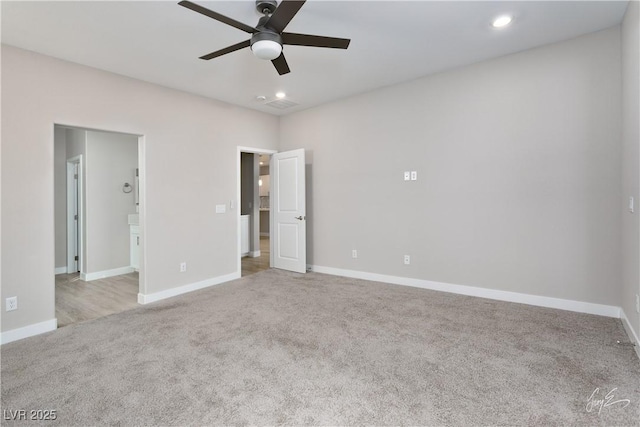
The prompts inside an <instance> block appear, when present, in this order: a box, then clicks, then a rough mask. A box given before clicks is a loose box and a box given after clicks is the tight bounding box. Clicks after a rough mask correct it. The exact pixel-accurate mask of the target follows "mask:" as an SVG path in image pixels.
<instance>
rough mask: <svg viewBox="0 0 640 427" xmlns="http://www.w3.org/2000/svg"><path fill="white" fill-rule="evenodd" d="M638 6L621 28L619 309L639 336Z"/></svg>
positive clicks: (633, 4) (634, 5)
mask: <svg viewBox="0 0 640 427" xmlns="http://www.w3.org/2000/svg"><path fill="white" fill-rule="evenodd" d="M639 9H640V5H639V3H638V2H637V1H632V2H629V6H628V9H627V13H626V15H625V18H624V22H623V25H622V124H623V125H622V150H623V151H622V159H623V163H622V166H623V167H622V194H623V196H624V200H623V203H622V205H623V206H622V211H623V213H622V244H623V249H622V255H623V258H622V260H623V275H622V279H623V282H622V283H623V286H622V309H623V310H624V312H625V314H626V316H627V318H628V319H629V323H630V324H631V326H632V327H633V328H634V329H635V333H636V335H637V336H640V316H639V315H638V313H637V312H636V308H635V298H636V295H638V294H640V249H639V246H640V188H639V187H640V165H639V163H640V135H639V129H640V124H639V123H638V117H639V116H640V107H639V105H640V100H639V94H640V86H639V84H638V80H639V79H640V65H639V59H638V57H639V52H640V43H639V41H638V40H639V39H640V32H639V31H638V22H639V21H640V12H639ZM629 196H633V197H635V200H636V208H635V213H633V214H631V213H629V212H628V211H627V210H626V209H625V207H626V205H627V203H628V197H629Z"/></svg>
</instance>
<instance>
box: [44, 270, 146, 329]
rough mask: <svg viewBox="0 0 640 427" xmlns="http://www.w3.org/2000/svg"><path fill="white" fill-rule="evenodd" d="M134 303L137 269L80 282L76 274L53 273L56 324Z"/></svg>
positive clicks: (136, 293) (93, 315) (119, 308)
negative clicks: (131, 271) (129, 272)
mask: <svg viewBox="0 0 640 427" xmlns="http://www.w3.org/2000/svg"><path fill="white" fill-rule="evenodd" d="M137 306H138V273H131V274H123V275H121V276H115V277H109V278H106V279H100V280H92V281H90V282H84V281H82V280H80V275H79V274H78V273H75V274H58V275H56V318H57V319H58V327H59V328H61V327H63V326H68V325H71V324H73V323H77V322H82V321H85V320H91V319H96V318H98V317H103V316H107V315H109V314H114V313H120V312H121V311H125V310H130V309H132V308H135V307H137Z"/></svg>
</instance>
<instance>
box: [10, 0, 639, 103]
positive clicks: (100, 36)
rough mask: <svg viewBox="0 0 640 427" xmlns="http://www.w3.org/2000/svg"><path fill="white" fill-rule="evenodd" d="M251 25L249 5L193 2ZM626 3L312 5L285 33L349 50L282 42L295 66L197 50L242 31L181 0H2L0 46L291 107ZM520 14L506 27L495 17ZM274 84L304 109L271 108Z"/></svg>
mask: <svg viewBox="0 0 640 427" xmlns="http://www.w3.org/2000/svg"><path fill="white" fill-rule="evenodd" d="M193 1H194V2H195V3H198V4H200V5H202V6H205V7H207V8H209V9H212V10H215V11H216V12H219V13H222V14H224V15H227V16H229V17H231V18H234V19H236V20H238V21H241V22H244V23H246V24H249V25H251V26H254V25H256V23H257V21H258V18H259V17H260V15H259V14H258V13H257V12H256V10H255V2H254V1H247V0H237V1H199V0H193ZM626 6H627V2H626V1H602V2H599V1H568V2H563V1H547V2H540V1H493V2H485V1H470V2H461V1H438V2H435V1H434V2H431V1H322V0H309V1H308V2H307V3H306V4H305V5H304V6H303V7H302V9H301V10H300V12H298V14H297V15H296V16H295V17H294V18H293V20H292V21H291V23H290V24H289V26H288V27H287V28H286V31H289V32H297V33H307V34H317V35H326V36H333V37H342V38H350V39H351V45H350V46H349V49H347V50H338V49H322V48H313V47H301V46H285V48H284V52H285V55H286V58H287V61H288V63H289V67H290V68H291V73H289V74H286V75H284V76H279V75H278V73H277V72H276V71H275V69H274V68H273V65H272V64H271V63H270V62H269V61H264V60H259V59H257V58H255V57H254V56H253V55H252V54H251V51H250V50H249V49H243V50H240V51H237V52H234V53H231V54H228V55H225V56H223V57H220V58H216V59H213V60H210V61H203V60H200V59H198V57H199V56H201V55H204V54H207V53H209V52H212V51H215V50H218V49H221V48H224V47H227V46H228V45H231V44H235V43H238V42H241V41H243V40H246V39H248V38H249V37H248V34H246V33H244V32H242V31H240V30H237V29H235V28H233V27H230V26H227V25H224V24H222V23H220V22H218V21H214V20H213V19H210V18H208V17H206V16H203V15H200V14H198V13H195V12H193V11H191V10H189V9H186V8H184V7H181V6H178V5H177V1H140V2H138V1H126V2H120V1H99V2H95V1H81V2H71V1H47V2H24V1H19V2H9V1H2V42H3V43H5V44H9V45H13V46H17V47H20V48H24V49H28V50H32V51H35V52H39V53H43V54H46V55H51V56H54V57H58V58H62V59H66V60H68V61H72V62H77V63H80V64H84V65H88V66H91V67H96V68H101V69H104V70H108V71H112V72H114V73H118V74H122V75H125V76H130V77H134V78H137V79H140V80H145V81H148V82H152V83H156V84H159V85H162V86H167V87H171V88H175V89H180V90H184V91H187V92H191V93H195V94H199V95H202V96H206V97H210V98H214V99H218V100H222V101H226V102H229V103H232V104H236V105H240V106H244V107H248V108H252V109H256V110H260V111H264V112H268V113H271V114H288V113H290V112H294V111H298V110H301V109H305V108H309V107H312V106H315V105H319V104H322V103H326V102H330V101H332V100H336V99H340V98H344V97H347V96H349V95H353V94H357V93H361V92H366V91H370V90H373V89H376V88H379V87H383V86H388V85H391V84H395V83H399V82H403V81H407V80H411V79H415V78H418V77H421V76H425V75H428V74H432V73H436V72H440V71H443V70H447V69H451V68H454V67H459V66H461V65H466V64H470V63H473V62H477V61H481V60H484V59H488V58H493V57H497V56H502V55H505V54H509V53H513V52H518V51H522V50H525V49H529V48H532V47H535V46H540V45H544V44H548V43H553V42H556V41H560V40H566V39H569V38H572V37H576V36H578V35H582V34H586V33H590V32H594V31H598V30H601V29H604V28H608V27H611V26H614V25H616V24H618V23H620V22H621V20H622V17H623V15H624V12H625V10H626ZM504 13H509V14H513V15H514V16H515V20H514V22H513V23H512V24H511V25H510V26H509V27H507V28H505V29H502V30H496V29H494V28H492V27H491V26H490V22H491V20H492V18H494V17H495V16H497V15H499V14H504ZM277 91H284V92H286V93H287V99H289V100H291V101H294V102H296V103H299V104H300V105H299V106H296V107H291V108H288V109H285V110H278V109H275V108H273V107H270V106H267V105H264V104H265V102H264V101H262V102H260V101H257V100H256V96H258V95H264V96H266V97H267V102H268V101H270V100H273V99H274V95H275V93H276V92H277Z"/></svg>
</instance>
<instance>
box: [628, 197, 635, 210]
mask: <svg viewBox="0 0 640 427" xmlns="http://www.w3.org/2000/svg"><path fill="white" fill-rule="evenodd" d="M629 212H631V213H633V212H635V200H634V198H633V196H631V197H629Z"/></svg>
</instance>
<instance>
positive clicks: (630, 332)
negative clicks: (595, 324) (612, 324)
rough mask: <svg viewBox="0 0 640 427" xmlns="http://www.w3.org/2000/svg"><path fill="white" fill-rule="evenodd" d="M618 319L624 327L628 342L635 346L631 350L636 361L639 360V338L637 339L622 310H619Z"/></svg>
mask: <svg viewBox="0 0 640 427" xmlns="http://www.w3.org/2000/svg"><path fill="white" fill-rule="evenodd" d="M620 319H621V320H622V326H624V330H625V331H626V332H627V335H628V336H629V341H631V342H632V343H634V344H635V347H633V349H634V350H635V351H636V355H637V356H638V359H640V338H638V334H637V333H636V331H635V329H633V326H631V323H630V322H629V318H628V317H627V315H626V314H625V312H624V310H623V309H620Z"/></svg>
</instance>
